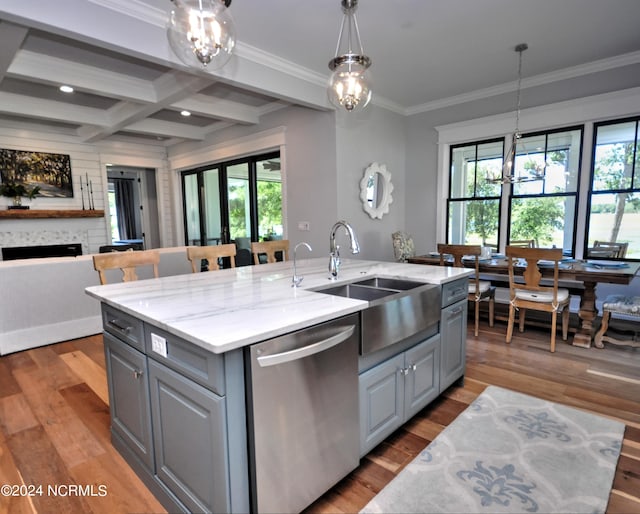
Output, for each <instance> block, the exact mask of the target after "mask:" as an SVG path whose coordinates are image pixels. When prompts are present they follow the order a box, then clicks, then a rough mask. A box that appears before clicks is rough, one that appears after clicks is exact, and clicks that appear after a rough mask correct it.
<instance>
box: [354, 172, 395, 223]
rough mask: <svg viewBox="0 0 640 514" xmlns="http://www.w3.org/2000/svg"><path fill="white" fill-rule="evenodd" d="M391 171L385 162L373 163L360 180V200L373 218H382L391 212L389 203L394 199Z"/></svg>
mask: <svg viewBox="0 0 640 514" xmlns="http://www.w3.org/2000/svg"><path fill="white" fill-rule="evenodd" d="M392 191H393V184H392V183H391V173H389V171H388V170H387V166H386V165H384V164H378V163H377V162H374V163H371V165H369V166H368V167H367V168H366V169H365V170H364V176H363V177H362V180H361V181H360V200H362V208H363V209H364V211H365V212H366V213H367V214H368V215H369V216H371V217H372V218H374V219H375V218H382V215H383V214H386V213H388V212H389V204H390V203H391V202H392V201H393V198H392V196H391V192H392Z"/></svg>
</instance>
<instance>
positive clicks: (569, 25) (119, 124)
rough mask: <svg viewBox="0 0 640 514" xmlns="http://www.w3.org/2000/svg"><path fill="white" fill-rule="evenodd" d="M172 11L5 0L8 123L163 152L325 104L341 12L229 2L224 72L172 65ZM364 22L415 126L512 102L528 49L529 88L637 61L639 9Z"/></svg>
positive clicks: (574, 1) (402, 2)
mask: <svg viewBox="0 0 640 514" xmlns="http://www.w3.org/2000/svg"><path fill="white" fill-rule="evenodd" d="M171 7H172V3H171V2H170V1H169V0H58V1H56V2H50V1H46V0H29V1H25V0H3V2H2V4H0V20H1V21H0V125H1V124H2V123H4V124H5V125H6V124H12V123H13V124H14V125H16V124H18V125H19V124H24V123H35V124H37V125H40V126H47V127H53V128H54V129H55V130H59V131H62V132H65V133H71V134H75V135H78V136H79V137H80V138H81V139H82V140H83V141H86V142H98V141H103V140H115V141H143V142H149V141H153V142H154V143H157V144H163V145H167V146H169V145H172V144H175V143H178V142H181V141H198V140H203V139H205V138H206V137H208V136H210V135H211V134H212V133H215V132H216V131H218V130H220V129H222V128H225V127H229V126H231V125H234V124H242V125H251V124H257V123H259V121H260V117H261V116H263V115H265V114H266V113H269V112H272V111H274V110H277V109H281V108H283V107H286V106H288V105H292V104H297V105H302V106H306V107H310V108H314V109H323V110H324V109H330V108H331V107H330V105H329V104H328V102H327V100H326V93H325V84H326V80H327V79H328V76H329V70H328V68H327V63H328V61H329V60H330V59H331V58H332V57H333V55H334V53H335V45H336V41H337V36H338V30H339V26H340V20H341V16H342V12H341V8H340V1H339V0H304V1H300V0H296V1H294V0H269V1H265V0H233V2H232V4H231V7H230V10H231V13H232V14H233V17H234V19H235V22H236V26H237V33H238V45H237V51H236V53H235V55H234V57H233V58H232V60H231V62H230V63H229V64H228V65H227V66H225V68H223V69H222V70H220V71H217V72H215V71H213V72H212V71H209V70H206V69H203V70H199V69H198V70H194V69H188V68H186V67H185V66H184V65H183V64H182V63H180V62H179V61H178V59H177V58H176V57H175V55H174V54H173V53H172V51H171V49H170V48H169V46H168V43H167V41H166V36H165V24H166V19H167V16H168V12H169V11H170V10H171ZM357 17H358V23H359V26H360V31H361V35H362V40H363V44H364V48H365V51H366V53H367V54H368V55H369V56H370V57H371V59H372V61H373V66H372V68H371V71H372V74H373V77H374V88H373V91H374V100H373V101H374V103H376V104H378V105H381V106H383V107H386V108H388V109H391V110H393V111H395V112H398V113H401V114H405V115H410V114H413V113H417V112H422V111H428V110H432V109H436V108H440V107H446V106H448V105H453V104H456V103H460V102H464V101H468V100H473V99H476V98H483V97H489V96H493V95H497V94H500V93H505V92H509V91H513V90H514V89H515V84H516V71H517V54H516V53H515V52H514V47H515V45H516V44H518V43H521V42H526V43H528V44H529V50H527V52H526V53H525V54H524V59H523V75H524V77H525V80H524V82H523V86H524V87H525V88H526V87H528V86H531V85H540V84H545V83H551V82H554V81H556V80H561V79H565V78H570V77H579V76H582V75H588V74H589V73H593V72H597V71H606V70H614V69H620V68H624V67H628V66H632V65H635V64H637V63H639V62H640V31H639V30H638V27H639V26H640V2H639V1H638V0H607V1H603V0H554V1H552V0H537V1H532V0H526V1H525V0H475V1H472V0H396V1H391V2H390V1H389V0H360V2H359V8H358V11H357ZM61 84H68V85H71V86H73V87H74V88H75V92H74V93H72V94H65V93H62V92H60V91H59V90H58V87H59V86H60V85H61ZM182 110H188V111H190V112H191V113H192V115H191V116H190V117H183V116H181V115H180V111H182ZM506 110H511V109H509V108H508V109H506Z"/></svg>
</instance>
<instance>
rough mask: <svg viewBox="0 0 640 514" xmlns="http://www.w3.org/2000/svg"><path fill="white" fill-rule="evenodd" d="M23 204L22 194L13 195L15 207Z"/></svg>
mask: <svg viewBox="0 0 640 514" xmlns="http://www.w3.org/2000/svg"><path fill="white" fill-rule="evenodd" d="M21 205H22V197H21V196H14V197H13V206H14V207H20V206H21Z"/></svg>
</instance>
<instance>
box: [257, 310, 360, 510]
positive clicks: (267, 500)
mask: <svg viewBox="0 0 640 514" xmlns="http://www.w3.org/2000/svg"><path fill="white" fill-rule="evenodd" d="M359 320H360V318H359V316H358V314H353V315H349V316H345V317H342V318H339V319H336V320H332V321H329V322H326V323H322V324H320V325H315V326H313V327H310V328H307V329H304V330H300V331H297V332H294V333H291V334H287V335H284V336H281V337H277V338H274V339H270V340H268V341H264V342H262V343H258V344H255V345H252V346H251V347H249V348H248V349H247V351H246V366H247V368H248V373H247V377H248V382H249V383H248V387H247V394H248V419H249V455H250V460H251V481H252V495H251V496H252V498H251V502H252V512H260V513H265V512H273V513H275V512H277V513H289V512H300V511H301V510H302V509H304V508H305V507H306V506H308V505H309V504H310V503H312V502H313V501H314V500H316V499H317V498H318V497H319V496H321V495H322V494H323V493H324V492H325V491H327V490H328V489H329V488H331V486H333V485H334V484H335V483H336V482H338V481H339V480H340V479H341V478H343V477H344V476H345V475H347V474H348V473H349V472H350V471H352V470H353V469H355V468H356V467H357V466H358V463H359V441H358V438H359V421H358V344H359V340H360V321H359Z"/></svg>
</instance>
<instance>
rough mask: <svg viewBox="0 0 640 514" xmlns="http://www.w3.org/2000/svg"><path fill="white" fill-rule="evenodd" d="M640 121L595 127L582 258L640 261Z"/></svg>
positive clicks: (617, 122) (618, 122)
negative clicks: (585, 235) (586, 227)
mask: <svg viewBox="0 0 640 514" xmlns="http://www.w3.org/2000/svg"><path fill="white" fill-rule="evenodd" d="M639 123H640V118H633V119H628V120H623V121H615V122H604V123H596V124H595V125H594V144H593V159H592V162H593V164H592V171H591V187H590V190H589V200H590V201H589V216H588V229H587V234H588V236H587V239H586V240H585V255H587V256H588V257H593V258H610V259H616V258H620V259H621V258H632V259H638V258H640V230H639V229H638V227H640V143H639V141H638V130H639V127H638V125H639Z"/></svg>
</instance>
